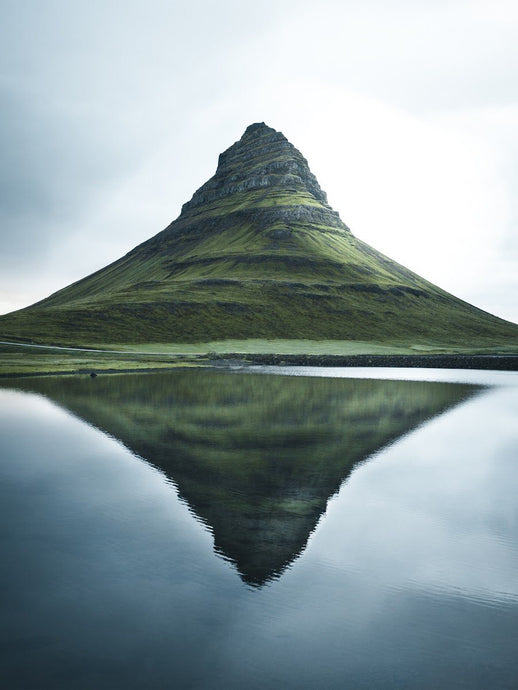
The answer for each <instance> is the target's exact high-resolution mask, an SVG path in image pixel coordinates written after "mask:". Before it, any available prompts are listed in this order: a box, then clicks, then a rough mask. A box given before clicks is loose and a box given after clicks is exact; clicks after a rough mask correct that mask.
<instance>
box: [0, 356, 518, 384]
mask: <svg viewBox="0 0 518 690" xmlns="http://www.w3.org/2000/svg"><path fill="white" fill-rule="evenodd" d="M173 359H174V362H173V361H172V362H171V363H167V364H166V363H165V362H164V363H163V364H162V365H161V366H152V365H151V366H149V367H148V366H140V367H121V368H117V367H108V368H106V369H104V368H99V367H96V366H95V365H93V366H91V367H85V366H82V367H80V368H77V369H68V370H66V369H56V370H52V369H45V368H43V367H42V369H41V370H34V371H26V372H23V371H18V372H16V371H13V372H1V373H0V380H2V381H5V380H8V379H18V378H30V377H39V376H92V375H93V376H94V377H96V376H101V375H103V374H109V375H113V374H138V373H142V374H144V373H158V372H160V371H171V370H175V369H179V368H182V369H183V368H194V369H198V368H216V369H218V368H219V369H222V368H227V367H236V366H243V367H246V366H247V365H251V366H255V365H265V366H279V367H282V366H307V367H353V368H354V367H372V368H387V367H389V368H407V367H408V368H416V369H471V370H480V371H518V355H466V354H458V355H448V354H442V355H321V354H315V355H301V354H298V355H295V354H292V355H287V354H271V353H266V354H264V353H263V354H259V353H255V354H243V353H224V354H223V353H222V354H216V353H210V354H209V356H208V357H207V356H206V357H203V356H200V357H199V358H193V357H192V356H185V358H183V357H181V356H178V355H176V356H174V358H173ZM182 360H183V361H182Z"/></svg>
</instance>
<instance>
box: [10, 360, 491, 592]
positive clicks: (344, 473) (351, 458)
mask: <svg viewBox="0 0 518 690" xmlns="http://www.w3.org/2000/svg"><path fill="white" fill-rule="evenodd" d="M0 385H4V386H8V387H10V388H12V387H13V386H15V387H16V388H17V389H19V390H24V391H31V392H34V393H38V394H41V395H44V396H46V397H48V398H50V399H51V400H53V401H54V402H56V403H58V404H59V405H61V406H63V407H64V408H65V409H67V410H70V411H71V412H73V413H74V414H75V415H77V416H79V417H80V418H82V419H84V420H85V421H86V422H87V423H89V424H91V425H93V426H95V427H97V428H99V429H101V430H102V431H104V432H105V433H107V434H108V435H109V436H111V437H112V438H116V439H118V440H119V441H121V442H122V443H123V444H124V445H125V446H126V447H127V448H129V449H130V450H131V451H132V452H133V453H135V454H136V455H137V456H138V457H139V458H142V459H144V460H146V461H147V462H148V463H150V464H152V465H153V466H154V467H157V468H158V469H160V470H161V472H163V473H164V475H165V476H166V477H167V478H168V480H169V481H170V482H171V483H172V484H174V486H175V487H176V488H177V490H178V494H179V496H180V498H181V499H182V500H184V501H185V502H186V504H187V505H188V506H189V508H190V510H191V511H192V513H193V514H194V515H196V517H197V518H198V519H199V520H201V521H202V522H203V523H204V524H205V525H206V526H207V528H208V529H210V531H211V532H212V534H213V537H214V549H215V551H216V552H217V553H218V554H219V555H220V556H222V557H223V558H225V560H227V561H230V562H231V563H233V564H234V566H235V567H236V569H237V570H238V572H239V573H240V576H241V578H242V579H243V580H244V581H245V582H247V583H248V584H250V585H252V586H261V585H263V584H265V583H266V582H268V581H269V580H271V579H272V578H276V577H279V576H280V575H281V574H282V573H283V572H284V570H285V569H286V568H287V567H288V566H289V565H290V564H291V563H292V562H293V561H294V560H295V559H296V558H298V556H299V555H300V554H301V553H302V552H303V551H304V549H305V547H306V543H307V541H308V538H309V536H310V535H311V533H312V532H313V530H314V529H315V527H316V525H317V523H318V521H319V519H320V517H321V515H322V514H323V513H325V511H326V507H327V503H328V500H329V498H330V497H331V496H333V495H334V494H335V493H336V492H337V491H338V490H339V488H340V486H341V485H342V483H343V482H344V481H345V480H346V479H347V477H348V476H349V475H350V474H351V472H352V471H353V469H354V468H355V467H357V466H358V464H359V463H361V462H362V461H364V460H366V459H367V458H368V457H370V456H371V455H372V454H373V453H375V452H376V451H377V450H379V449H381V448H383V447H384V446H386V445H387V444H389V443H391V442H393V441H395V440H396V439H397V438H398V437H400V436H401V435H403V434H406V433H408V432H409V431H410V430H411V429H413V428H415V427H416V426H418V425H419V424H422V423H423V422H425V421H426V420H428V419H431V418H433V417H434V416H435V415H437V414H440V413H441V412H444V411H445V410H447V409H449V408H451V407H452V406H454V405H456V404H458V403H460V402H462V401H464V400H466V399H468V398H469V397H471V396H473V395H476V394H477V393H478V391H479V389H478V388H476V387H474V386H468V385H458V384H444V383H429V382H420V381H382V380H359V379H337V378H335V379H332V378H319V377H302V376H301V377H298V376H288V377H286V376H271V375H270V376H268V375H258V374H243V373H240V374H239V375H236V374H235V373H227V372H223V371H207V370H201V369H192V370H189V371H185V370H183V371H182V370H177V371H174V372H162V373H160V374H134V375H130V374H127V375H125V376H117V377H111V376H103V377H97V378H96V379H91V378H90V377H48V378H46V377H41V378H34V379H32V380H30V379H26V380H18V381H16V382H15V383H14V382H9V383H4V384H0ZM135 509H136V510H138V505H137V506H136V507H135Z"/></svg>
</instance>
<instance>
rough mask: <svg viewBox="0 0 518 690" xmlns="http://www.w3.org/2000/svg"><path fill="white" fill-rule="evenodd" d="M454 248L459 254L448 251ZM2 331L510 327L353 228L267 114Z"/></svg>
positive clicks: (157, 333) (445, 337)
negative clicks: (180, 201)
mask: <svg viewBox="0 0 518 690" xmlns="http://www.w3.org/2000/svg"><path fill="white" fill-rule="evenodd" d="M460 260H461V258H460V257H459V261H460ZM0 336H2V337H3V338H4V339H15V338H31V339H33V340H37V341H42V342H60V343H122V342H130V343H136V342H145V341H148V342H152V341H154V342H159V341H162V342H186V343H187V342H196V341H213V340H223V339H228V338H239V339H244V338H274V339H275V338H290V339H293V338H295V339H336V340H364V341H385V342H386V341H390V342H391V343H402V344H414V345H419V344H420V343H436V344H443V345H444V344H447V345H464V346H466V345H470V346H473V347H494V346H495V345H504V346H505V345H515V344H516V342H517V338H518V326H516V325H514V324H510V323H508V322H506V321H503V320H502V319H498V318H496V317H494V316H492V315H490V314H487V313H485V312H483V311H481V310H479V309H477V308H475V307H473V306H471V305H469V304H467V303H465V302H463V301H461V300H459V299H457V298H455V297H453V296H452V295H450V294H448V293H446V292H444V291H443V290H441V289H440V288H438V287H436V286H434V285H432V284H431V283H429V282H427V281H426V280H423V279H422V278H420V277H419V276H418V275H416V274H415V273H412V272H411V271H409V270H408V269H406V268H404V267H403V266H401V265H399V264H397V263H395V262H394V261H391V260H390V259H389V258H387V257H386V256H384V255H382V254H380V253H379V252H377V251H376V250H375V249H373V248H372V247H370V246H368V245H367V244H365V243H364V242H362V241H360V240H358V239H357V238H356V237H355V236H354V235H353V234H352V233H351V231H350V230H349V228H348V227H347V226H346V225H345V224H344V223H343V222H342V220H341V219H340V217H339V215H338V213H336V212H335V211H333V209H332V208H331V207H330V206H329V205H328V203H327V199H326V195H325V193H324V192H323V191H322V190H321V188H320V186H319V184H318V182H317V180H316V178H315V176H314V175H313V174H312V173H311V171H310V169H309V167H308V163H307V161H306V159H305V158H304V157H303V156H302V154H301V153H300V152H299V151H298V150H297V149H296V148H295V147H294V146H293V145H292V144H291V143H290V142H289V141H288V140H287V139H286V137H285V136H284V135H283V134H282V133H280V132H277V131H275V130H274V129H272V128H270V127H267V126H266V125H265V124H264V123H257V124H253V125H250V126H249V127H248V128H247V129H246V131H245V133H244V134H243V136H242V137H241V139H240V140H239V141H238V142H236V143H235V144H233V145H232V146H231V147H230V148H229V149H227V150H226V151H225V152H224V153H222V154H221V155H220V157H219V162H218V167H217V171H216V174H215V175H214V176H213V177H212V178H211V179H210V180H209V181H208V182H206V183H205V184H204V185H203V186H202V187H201V188H200V189H198V191H197V192H196V193H195V194H194V196H193V197H192V199H191V200H190V201H189V202H188V203H186V204H184V206H183V208H182V212H181V214H180V216H179V217H178V218H177V219H176V220H175V221H174V222H172V223H171V224H170V225H169V226H168V227H167V228H165V230H163V231H162V232H160V233H158V234H157V235H155V236H154V237H152V238H151V239H149V240H148V241H146V242H144V243H143V244H141V245H139V246H137V247H136V248H135V249H133V250H132V251H130V252H129V253H128V254H126V255H125V256H124V257H122V258H121V259H119V260H118V261H115V262H114V263H112V264H110V265H109V266H107V267H105V268H103V269H101V270H99V271H97V272H96V273H93V274H92V275H90V276H88V277H86V278H84V279H82V280H80V281H78V282H76V283H73V284H72V285H70V286H68V287H66V288H64V289H62V290H60V291H59V292H56V293H55V294H53V295H51V296H50V297H48V298H46V299H44V300H42V301H41V302H38V303H36V304H34V305H32V306H31V307H28V308H26V309H23V310H20V311H18V312H13V313H12V314H9V315H6V316H3V317H0Z"/></svg>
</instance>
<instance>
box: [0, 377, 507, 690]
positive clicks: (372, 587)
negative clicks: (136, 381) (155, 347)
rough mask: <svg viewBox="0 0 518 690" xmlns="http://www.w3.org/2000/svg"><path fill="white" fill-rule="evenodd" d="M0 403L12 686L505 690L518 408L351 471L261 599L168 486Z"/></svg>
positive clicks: (92, 439) (421, 433)
mask: <svg viewBox="0 0 518 690" xmlns="http://www.w3.org/2000/svg"><path fill="white" fill-rule="evenodd" d="M477 373H478V372H477ZM0 399H1V400H2V406H1V415H0V427H1V429H0V444H1V446H2V450H1V456H2V458H3V461H2V466H1V478H2V485H3V487H4V491H3V493H4V496H3V498H2V513H3V519H2V548H3V553H4V554H6V555H7V558H6V559H5V561H4V566H3V570H2V575H1V581H0V585H1V591H2V592H3V595H2V596H3V603H2V608H3V622H4V626H3V628H4V633H3V640H2V641H3V643H4V645H3V648H4V650H7V652H5V651H4V658H3V664H2V666H3V668H4V673H5V674H6V678H7V679H8V683H7V684H6V683H5V682H4V686H5V687H9V688H10V689H11V690H15V689H16V688H21V687H28V686H29V682H28V681H34V678H37V679H38V681H39V682H41V679H42V678H46V679H47V685H45V687H46V688H48V689H49V690H50V689H51V688H54V687H56V688H58V687H71V685H70V682H71V679H73V680H74V685H73V687H74V688H75V689H76V688H77V689H82V688H92V687H95V688H96V689H99V690H100V689H102V688H110V690H113V689H114V688H119V687H120V688H125V689H129V688H142V687H150V688H155V687H156V688H165V687H173V686H174V687H179V688H182V687H192V688H221V687H225V688H243V687H247V688H278V687H288V688H301V687H303V688H304V687H307V688H316V687H326V688H335V687H336V688H344V687H351V688H355V689H357V688H367V687H376V688H378V687H382V688H398V689H399V688H402V687H409V688H420V689H421V688H424V687H433V688H436V687H445V688H448V687H452V688H456V689H458V688H466V689H467V688H469V689H470V690H473V689H474V688H480V689H482V688H484V690H486V689H487V688H488V687H495V688H505V687H512V686H511V685H510V682H511V681H510V679H513V678H514V679H515V678H516V676H517V673H518V664H517V663H516V661H515V649H516V643H517V642H518V640H517V633H516V630H517V629H518V625H517V624H518V607H517V604H518V585H517V579H516V568H517V565H518V558H517V550H516V544H517V537H518V534H517V530H518V527H517V526H518V520H517V517H518V510H517V507H516V486H517V479H518V477H517V475H518V466H517V465H516V459H517V458H518V425H517V424H516V419H517V413H518V392H517V390H516V389H513V388H500V389H490V390H487V391H484V392H482V393H481V394H480V395H479V396H478V397H476V398H474V399H471V400H469V401H468V402H466V403H464V404H462V405H460V406H458V407H457V408H455V409H453V410H452V411H451V412H448V413H445V414H443V415H441V416H440V417H437V418H435V419H434V420H432V421H431V422H429V423H428V424H426V425H424V426H423V427H421V428H420V429H418V430H416V431H414V432H413V433H411V434H409V435H408V436H406V437H405V438H403V439H402V440H400V441H398V442H396V443H394V444H393V445H392V446H391V447H389V448H387V449H385V450H382V451H380V452H378V453H377V454H376V455H375V456H374V458H372V459H371V460H370V461H369V462H367V463H365V464H364V465H362V466H361V467H359V468H357V469H356V470H355V471H354V472H353V474H352V476H351V477H350V478H349V480H348V481H347V483H346V484H345V485H344V486H342V489H341V490H340V492H339V494H337V495H336V496H335V497H334V498H332V499H331V501H330V503H329V505H328V510H327V514H326V516H325V517H324V518H323V519H322V520H321V522H320V524H319V527H318V528H317V530H316V531H315V533H314V534H313V535H312V537H311V538H310V540H309V543H308V546H307V549H306V551H305V552H304V553H303V555H302V556H301V557H300V558H299V559H298V560H297V561H295V563H294V564H293V565H292V566H291V568H290V569H289V570H287V571H286V573H285V574H284V575H283V577H281V579H280V580H278V581H275V582H272V583H271V584H270V585H268V586H266V587H264V588H263V589H261V590H252V589H250V588H248V587H246V586H245V585H244V584H243V583H242V582H241V581H240V580H239V579H238V577H237V575H236V573H235V571H234V570H233V568H232V566H231V565H229V564H227V563H226V562H225V561H223V560H222V559H219V558H215V557H214V555H213V553H212V537H211V535H210V533H209V532H208V530H207V529H205V528H204V527H203V526H201V525H200V524H199V523H198V522H197V521H196V520H194V519H193V517H192V515H191V514H190V513H189V511H188V509H187V507H186V506H185V505H184V504H182V503H181V502H179V501H177V500H175V490H174V487H172V486H171V485H170V484H168V483H167V482H166V481H164V478H163V476H162V475H161V474H160V473H159V472H157V471H156V470H153V469H152V468H150V467H149V466H147V465H146V464H144V463H142V462H140V461H139V460H138V459H136V458H134V457H133V456H132V455H131V454H130V453H129V451H127V450H126V449H125V448H124V447H122V446H121V445H120V444H119V443H117V442H116V441H115V440H113V439H110V438H108V437H107V436H105V435H103V434H101V433H100V432H98V431H96V430H94V429H92V428H89V427H88V426H86V425H85V424H83V423H82V422H80V421H78V420H77V419H75V418H73V417H72V416H71V415H69V414H68V413H66V412H65V411H63V410H61V409H59V408H57V407H56V406H54V405H52V404H51V403H50V402H48V401H46V400H44V399H42V398H39V397H36V396H27V395H24V394H21V393H15V392H5V391H2V392H1V396H0ZM29 420H30V423H29ZM31 674H33V675H31ZM24 682H25V685H24ZM33 685H34V683H33Z"/></svg>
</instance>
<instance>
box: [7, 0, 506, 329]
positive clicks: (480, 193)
mask: <svg viewBox="0 0 518 690" xmlns="http://www.w3.org/2000/svg"><path fill="white" fill-rule="evenodd" d="M0 8H1V16H0V46H1V47H0V51H1V53H0V54H1V65H0V89H1V92H0V93H1V98H2V110H1V112H2V126H1V127H0V137H1V149H0V150H1V159H0V160H1V164H0V166H1V168H0V180H1V183H0V224H1V225H0V232H1V247H2V251H1V254H0V261H1V266H0V313H4V312H8V311H11V310H13V309H17V308H20V307H23V306H26V305H28V304H31V303H32V302H34V301H36V300H38V299H41V298H43V297H45V296H47V295H48V294H50V293H51V292H53V291H55V290H57V289H59V288H61V287H64V286H65V285H67V284H69V283H71V282H73V281H74V280H77V279H79V278H81V277H83V276H85V275H87V274H89V273H91V272H93V271H94V270H97V269H98V268H101V267H103V266H104V265H106V264H107V263H109V262H110V261H113V260H115V259H117V258H119V257H120V256H121V255H123V254H125V253H126V252H127V251H129V250H130V249H132V248H133V247H134V246H135V245H136V244H138V243H140V242H142V241H144V240H146V239H148V238H149V237H151V236H152V235H155V234H156V233H157V232H159V231H160V230H161V229H163V228H164V227H165V226H166V225H167V224H168V223H169V222H170V221H171V220H173V219H174V218H176V217H177V216H178V214H179V212H180V209H181V205H182V203H184V202H185V201H187V200H188V199H190V197H191V196H192V194H193V193H194V191H195V190H196V189H197V188H198V187H200V186H201V185H202V184H203V183H204V182H205V181H206V180H207V179H208V178H209V177H210V176H211V175H213V174H214V172H215V169H216V165H217V158H218V154H219V153H220V152H221V151H223V150H224V149H226V148H228V146H230V145H231V144H232V143H233V142H234V141H236V140H237V139H239V138H240V136H241V134H242V133H243V131H244V129H245V128H246V126H247V125H248V124H250V123H252V122H261V121H264V122H266V124H268V125H270V126H271V127H274V128H275V129H278V130H281V131H282V132H283V133H284V134H285V135H286V137H287V138H288V139H289V140H290V141H291V142H292V143H293V144H294V145H295V146H296V147H297V148H298V149H299V150H300V151H301V152H302V153H303V155H304V156H305V157H306V158H307V159H308V161H309V164H310V167H311V169H312V171H313V172H314V173H315V175H316V176H317V178H318V180H319V182H320V185H321V187H322V188H323V189H324V190H326V191H327V194H328V198H329V202H330V203H331V205H332V206H333V208H334V209H335V210H337V211H338V212H339V213H340V215H341V217H342V219H343V220H344V222H345V223H347V224H348V225H349V227H350V228H351V230H352V231H353V233H354V234H355V235H356V236H357V237H359V238H360V239H362V240H364V241H366V242H368V243H370V244H372V245H373V246H374V247H376V248H377V249H379V250H380V251H382V252H384V253H385V254H388V255H389V256H390V257H392V258H394V259H396V260H398V261H400V262H401V263H403V264H404V265H406V266H407V267H408V268H411V269H412V270H414V271H416V272H417V273H419V274H421V275H422V276H423V277H425V278H428V279H429V280H432V281H433V282H435V283H436V284H438V285H440V286H441V287H443V288H445V289H447V290H449V291H450V292H452V293H453V294H455V295H457V296H459V297H462V298H463V299H465V300H467V301H469V302H471V303H473V304H476V305H477V306H479V307H481V308H483V309H486V310H488V311H491V312H493V313H495V314H498V315H499V316H502V317H504V318H508V319H511V320H513V321H518V199H517V196H516V190H517V189H518V126H517V125H518V2H516V0H508V1H507V0H487V1H486V0H480V1H478V0H466V1H463V0H384V1H381V0H336V1H333V0H320V2H319V3H315V2H304V1H303V0H266V1H263V2H261V1H260V0H253V1H247V0H239V1H237V0H236V1H234V0H219V2H212V1H209V0H201V1H196V0H188V1H187V2H184V1H183V0H176V1H174V0H145V1H141V0H124V1H122V0H120V1H116V0H88V2H86V1H83V0H67V1H65V0H12V1H11V0H0Z"/></svg>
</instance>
